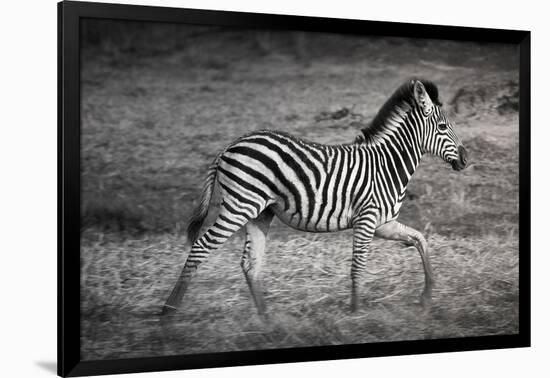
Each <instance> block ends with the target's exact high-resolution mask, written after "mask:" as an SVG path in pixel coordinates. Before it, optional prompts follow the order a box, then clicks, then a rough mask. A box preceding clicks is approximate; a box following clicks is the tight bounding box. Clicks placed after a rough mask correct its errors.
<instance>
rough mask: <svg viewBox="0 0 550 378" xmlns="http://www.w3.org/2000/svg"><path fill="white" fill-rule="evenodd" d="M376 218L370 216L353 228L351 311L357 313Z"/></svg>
mask: <svg viewBox="0 0 550 378" xmlns="http://www.w3.org/2000/svg"><path fill="white" fill-rule="evenodd" d="M375 227H376V218H375V215H374V214H368V215H366V216H364V217H362V218H361V219H360V220H358V221H357V222H355V224H354V227H353V257H352V260H351V311H352V312H355V311H357V307H358V305H357V304H358V300H359V296H360V288H361V284H362V281H363V278H364V276H365V271H366V267H367V258H368V253H369V249H370V244H371V241H372V238H373V236H374V230H375Z"/></svg>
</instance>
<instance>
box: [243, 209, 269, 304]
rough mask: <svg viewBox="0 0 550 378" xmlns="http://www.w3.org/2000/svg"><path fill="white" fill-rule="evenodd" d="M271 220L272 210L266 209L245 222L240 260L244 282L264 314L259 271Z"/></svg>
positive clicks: (260, 271)
mask: <svg viewBox="0 0 550 378" xmlns="http://www.w3.org/2000/svg"><path fill="white" fill-rule="evenodd" d="M272 220H273V212H272V211H271V210H270V209H266V210H265V211H264V212H263V213H261V214H260V215H259V216H258V217H257V218H256V219H252V220H250V222H248V223H247V224H246V242H245V245H244V252H243V257H242V260H241V267H242V269H243V273H244V276H245V278H246V283H247V284H248V288H249V289H250V294H252V299H253V300H254V304H255V305H256V309H257V310H258V313H259V314H260V315H264V314H265V310H266V306H265V301H264V294H263V287H262V281H261V273H262V266H263V258H264V252H265V243H266V238H267V233H268V231H269V226H270V224H271V221H272Z"/></svg>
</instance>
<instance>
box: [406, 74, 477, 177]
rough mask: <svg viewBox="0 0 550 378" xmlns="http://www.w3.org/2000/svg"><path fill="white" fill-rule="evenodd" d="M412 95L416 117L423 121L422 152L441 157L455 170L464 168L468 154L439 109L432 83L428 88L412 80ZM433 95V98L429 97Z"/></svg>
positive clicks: (439, 105)
mask: <svg viewBox="0 0 550 378" xmlns="http://www.w3.org/2000/svg"><path fill="white" fill-rule="evenodd" d="M411 84H412V85H413V97H414V100H415V105H416V107H417V111H416V112H415V113H416V114H418V117H419V118H421V120H422V121H423V122H422V123H423V133H424V135H423V138H422V144H423V145H422V148H423V150H424V152H427V153H430V154H432V155H435V156H438V157H440V158H442V159H443V160H444V161H446V162H447V163H449V164H451V166H452V167H453V169H454V170H455V171H460V170H462V169H464V168H466V164H467V163H468V154H467V152H466V149H465V148H464V146H463V145H462V142H461V141H460V138H459V137H458V136H457V135H456V133H455V131H454V128H453V125H452V123H451V121H450V120H449V119H448V118H447V116H446V115H445V113H444V112H443V110H442V109H441V103H440V102H439V100H438V98H437V96H438V94H437V93H438V92H437V88H436V87H435V85H433V84H432V83H426V85H429V87H428V90H426V86H424V84H423V83H422V82H421V81H420V80H413V81H412V83H411ZM430 95H431V96H432V97H434V98H433V99H432V98H431V97H430Z"/></svg>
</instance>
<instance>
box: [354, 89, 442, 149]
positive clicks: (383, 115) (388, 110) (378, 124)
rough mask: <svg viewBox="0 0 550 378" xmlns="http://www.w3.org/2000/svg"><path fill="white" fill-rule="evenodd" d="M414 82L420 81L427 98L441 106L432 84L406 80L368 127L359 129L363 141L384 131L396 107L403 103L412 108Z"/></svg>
mask: <svg viewBox="0 0 550 378" xmlns="http://www.w3.org/2000/svg"><path fill="white" fill-rule="evenodd" d="M416 80H420V82H421V83H422V84H424V88H426V92H428V96H430V99H431V100H432V102H433V103H434V104H436V105H438V106H441V102H440V101H439V91H438V89H437V86H436V85H435V84H434V83H432V82H431V81H428V80H423V79H412V80H408V81H407V82H406V83H404V84H402V85H401V86H400V87H399V88H397V90H396V91H395V92H394V93H393V94H392V95H391V97H390V98H389V99H388V100H387V101H386V102H385V103H384V105H382V107H381V108H380V110H379V111H378V113H377V114H376V116H375V117H374V118H373V120H372V121H371V122H369V124H368V126H367V127H365V128H363V129H361V133H362V134H363V137H364V140H368V139H369V138H371V137H372V136H374V135H377V134H378V133H380V132H382V131H383V130H384V126H385V124H386V120H387V119H388V118H390V117H391V116H393V115H394V114H395V111H396V107H398V106H400V105H402V104H403V103H408V104H409V105H411V106H412V104H413V103H414V97H413V88H414V82H415V81H416ZM359 139H362V138H359ZM357 141H358V139H356V142H357Z"/></svg>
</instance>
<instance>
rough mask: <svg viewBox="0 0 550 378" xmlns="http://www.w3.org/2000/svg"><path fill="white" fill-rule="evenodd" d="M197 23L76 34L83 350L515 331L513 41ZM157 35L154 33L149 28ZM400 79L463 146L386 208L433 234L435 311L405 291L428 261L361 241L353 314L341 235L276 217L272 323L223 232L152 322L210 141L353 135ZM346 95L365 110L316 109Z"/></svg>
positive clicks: (178, 258) (139, 352)
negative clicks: (435, 95) (448, 119)
mask: <svg viewBox="0 0 550 378" xmlns="http://www.w3.org/2000/svg"><path fill="white" fill-rule="evenodd" d="M168 31H173V30H172V29H169V30H168ZM165 32H166V30H165ZM201 33H202V31H201ZM201 33H199V34H195V37H193V38H194V39H186V38H185V36H186V35H194V34H192V33H191V34H187V33H182V34H181V36H182V39H181V40H180V42H178V43H179V44H178V46H176V47H177V48H176V47H174V46H169V48H163V45H162V44H161V43H156V44H155V48H154V49H152V50H151V49H145V50H140V51H137V50H136V49H135V46H134V45H135V43H136V42H135V41H134V40H133V39H132V38H130V39H127V40H126V39H125V40H124V41H123V42H120V43H119V45H120V46H122V47H120V46H119V45H117V40H116V38H110V39H108V43H107V48H105V47H103V48H102V45H101V43H99V45H94V46H89V47H85V48H84V51H83V54H84V55H83V56H84V57H85V59H83V62H84V69H83V73H82V90H83V96H82V186H83V204H82V209H81V211H82V225H83V229H82V243H81V244H82V250H81V276H82V282H81V291H82V303H81V322H82V357H83V358H84V359H97V358H122V357H138V356H153V355H170V354H181V353H199V352H214V351H229V350H247V349H248V350H250V349H268V348H281V347H294V346H309V345H329V344H348V343H365V342H373V341H390V340H406V339H423V338H440V337H462V336H475V335H489V334H511V333H516V332H517V330H518V329H517V327H518V244H517V232H518V226H517V216H518V210H517V209H518V140H517V136H518V130H517V124H518V120H517V109H516V108H515V104H516V102H517V93H516V92H517V73H516V72H517V71H516V68H517V67H516V66H515V64H516V60H515V52H514V51H513V50H511V49H509V48H507V47H505V46H499V45H484V46H481V45H475V44H461V43H455V42H448V41H441V42H433V41H432V42H430V41H411V40H399V39H368V40H367V39H360V38H357V37H352V36H350V37H348V38H346V39H344V40H342V39H337V38H336V37H334V36H326V35H320V36H317V37H315V38H314V37H307V38H306V37H305V36H304V35H302V36H300V37H297V36H296V35H293V34H291V33H281V34H277V35H269V34H265V33H264V34H262V33H256V34H247V33H241V32H225V33H222V34H214V35H215V38H212V33H216V31H215V30H214V31H212V30H210V29H209V30H206V31H205V33H203V34H201ZM162 35H163V32H162V30H161V29H159V30H156V32H155V33H154V36H155V38H153V40H155V41H157V40H162V38H161V37H162ZM159 38H160V39H159ZM308 38H309V39H308ZM304 41H305V42H307V43H304ZM141 43H144V42H143V41H142V42H141ZM229 45H230V46H231V47H232V48H227V46H229ZM117 46H119V47H117ZM132 46H134V47H132ZM140 46H141V45H140ZM144 46H151V44H150V43H149V44H147V43H145V45H144ZM344 52H346V53H345V54H344ZM428 57H429V59H428ZM415 75H417V76H424V77H427V78H430V79H431V80H434V81H435V82H436V83H438V85H439V87H440V92H441V95H442V97H443V99H444V100H445V99H447V104H446V109H447V110H448V111H449V112H450V113H451V115H452V117H453V119H455V123H456V128H457V132H458V133H459V134H460V135H461V136H462V138H463V141H464V143H465V145H466V147H467V149H468V151H469V153H470V157H471V161H472V165H471V166H470V167H469V168H468V169H466V170H465V171H463V172H459V173H457V172H454V171H451V169H450V167H448V166H446V165H445V164H444V163H442V162H441V161H439V160H435V159H431V158H426V159H425V161H424V162H423V163H422V165H421V166H420V169H419V170H418V171H417V173H416V174H415V176H414V178H413V180H412V182H411V184H410V186H409V198H408V200H407V201H406V202H405V204H404V206H403V209H402V213H401V217H400V218H401V221H402V222H404V223H406V224H409V225H410V226H412V227H415V228H417V229H419V230H421V231H423V232H424V233H425V234H426V235H427V236H428V241H429V245H430V248H431V251H430V252H431V255H432V261H433V266H434V271H435V274H436V279H437V286H436V288H435V289H434V303H433V307H432V308H431V309H430V310H425V309H423V308H422V307H421V306H420V305H419V300H418V296H419V295H420V293H421V290H422V285H423V273H422V266H421V263H420V258H419V256H418V253H417V252H416V251H415V250H414V249H411V248H407V247H405V246H402V245H400V244H397V243H393V242H386V241H380V240H376V241H375V242H374V246H373V251H372V254H371V258H370V259H369V262H370V265H369V270H370V271H371V272H372V273H376V274H370V275H369V276H368V277H367V282H365V285H364V296H363V303H362V306H361V310H360V311H359V312H358V313H357V314H351V313H349V311H348V303H349V291H350V279H349V270H350V259H351V250H350V248H351V238H352V237H351V233H350V232H349V231H348V232H342V233H336V234H306V233H300V232H297V231H293V230H290V229H289V228H287V227H285V226H283V225H282V224H280V222H278V221H276V222H274V225H273V228H272V232H271V234H270V239H269V242H268V252H267V264H266V269H265V288H266V290H267V293H266V300H267V304H268V306H269V316H270V320H269V321H267V322H264V321H262V320H261V319H260V318H259V317H258V316H257V315H256V312H255V310H254V307H253V304H252V301H251V298H250V296H249V293H248V288H247V286H246V283H245V280H244V277H243V275H242V273H241V271H240V267H239V261H240V255H241V249H242V245H243V240H242V237H241V235H240V234H238V235H237V236H236V237H234V238H232V239H231V240H230V241H229V242H227V243H226V244H225V245H224V246H223V247H222V248H221V249H220V250H219V251H218V252H216V253H214V254H212V256H211V259H210V260H209V261H208V262H207V263H205V264H204V265H203V266H201V268H200V270H199V273H198V274H197V276H196V280H195V281H193V283H192V285H191V287H190V290H189V292H188V294H187V295H186V297H185V298H184V303H183V304H182V308H181V312H180V313H178V315H177V316H178V317H177V319H176V321H175V323H172V324H171V325H166V324H165V325H162V324H161V322H160V321H159V317H158V315H157V314H158V312H159V310H160V307H161V305H162V303H163V301H164V300H165V299H166V297H167V295H168V293H169V290H170V289H171V286H172V284H173V283H174V281H175V279H176V276H177V274H178V273H179V270H180V269H181V267H182V264H183V262H184V261H185V257H186V254H187V252H188V250H187V248H186V247H185V238H184V236H183V235H182V231H181V230H183V229H184V227H185V225H186V220H187V216H188V214H189V213H190V211H191V208H192V205H193V201H194V200H195V199H196V197H197V194H198V191H199V187H198V184H199V183H200V182H201V181H202V179H203V175H204V172H205V167H206V166H207V164H208V163H209V162H210V160H211V159H212V157H213V156H214V155H215V154H216V153H217V152H218V151H219V150H220V149H222V148H223V147H224V146H225V145H226V144H227V143H229V142H230V141H231V140H232V139H234V138H236V137H238V136H240V135H242V134H243V133H245V132H247V131H250V130H254V129H261V128H275V129H279V130H285V131H288V132H292V133H294V134H296V135H300V136H303V137H306V138H308V139H310V140H315V141H318V142H323V143H341V142H350V141H352V140H353V139H354V137H355V135H356V134H357V132H358V128H359V127H361V124H362V122H364V119H369V118H370V117H372V116H373V115H374V113H375V112H376V110H377V109H378V108H379V107H380V105H381V104H382V103H383V102H384V100H385V99H386V98H387V97H388V96H389V94H391V92H392V91H393V90H394V89H395V88H396V87H397V86H398V85H399V84H400V83H401V82H402V81H403V80H404V79H406V78H408V77H410V76H415ZM343 108H346V109H353V113H356V114H360V115H363V116H364V119H363V120H362V119H361V117H355V118H354V117H350V116H346V117H342V118H336V119H333V118H327V117H322V115H323V114H330V113H331V112H334V111H336V110H338V109H343ZM191 141H192V142H191Z"/></svg>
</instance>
